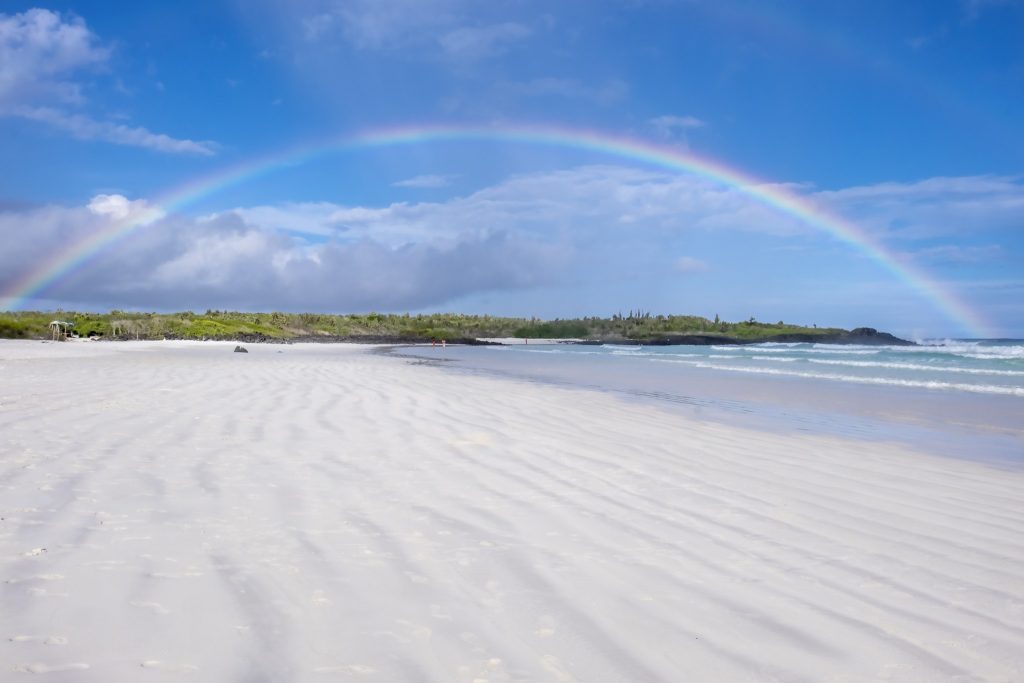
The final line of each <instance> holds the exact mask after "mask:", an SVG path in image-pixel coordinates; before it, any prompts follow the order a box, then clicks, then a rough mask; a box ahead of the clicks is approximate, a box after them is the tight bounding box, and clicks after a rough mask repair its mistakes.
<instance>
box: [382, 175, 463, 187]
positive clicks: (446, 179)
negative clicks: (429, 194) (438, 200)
mask: <svg viewBox="0 0 1024 683" xmlns="http://www.w3.org/2000/svg"><path fill="white" fill-rule="evenodd" d="M452 179H453V176H450V175H437V174H428V175H418V176H415V177H412V178H406V179H405V180H399V181H397V182H394V183H391V184H392V185H393V186H394V187H412V188H422V189H432V188H438V187H448V186H449V185H451V184H452Z"/></svg>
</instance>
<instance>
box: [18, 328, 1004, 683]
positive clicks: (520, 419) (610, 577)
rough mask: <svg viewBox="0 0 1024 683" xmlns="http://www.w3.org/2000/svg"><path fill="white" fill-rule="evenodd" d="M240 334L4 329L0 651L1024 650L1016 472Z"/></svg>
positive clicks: (285, 664) (634, 657)
mask: <svg viewBox="0 0 1024 683" xmlns="http://www.w3.org/2000/svg"><path fill="white" fill-rule="evenodd" d="M249 350H250V353H249V354H233V353H231V346H230V345H227V346H225V345H220V344H206V345H198V344H195V345H189V344H168V343H162V344H161V343H137V344H136V343H126V344H64V345H57V344H49V345H46V344H39V343H38V342H33V343H27V342H3V343H0V517H2V518H3V520H2V521H0V679H2V680H20V679H22V678H25V679H28V678H31V676H32V675H33V674H35V675H37V676H39V675H41V676H43V678H44V679H52V680H73V681H104V682H109V681H143V680H154V681H158V680H166V681H173V680H179V679H181V678H183V677H184V678H187V679H189V680H207V681H319V680H366V681H467V682H471V681H477V682H479V681H491V682H497V681H518V680H524V681H526V680H529V681H556V682H561V681H581V682H584V683H590V682H594V681H643V682H646V681H808V682H811V681H875V680H878V681H883V680H884V681H975V680H991V681H1022V680H1024V578H1022V576H1024V570H1022V567H1024V473H1022V472H1021V471H1015V470H1008V469H1005V468H1003V469H998V468H995V467H991V466H986V465H984V464H980V463H975V462H969V461H960V460H956V459H951V458H939V457H934V456H930V455H928V454H925V453H917V452H912V451H909V450H906V449H903V448H899V447H896V446H885V445H879V444H878V443H871V444H862V443H858V442H855V441H847V440H843V439H839V438H829V437H824V436H812V435H784V434H772V433H767V432H760V431H753V430H750V431H747V430H742V429H736V428H732V427H725V426H723V425H719V424H714V423H701V422H695V421H688V420H686V419H684V418H683V417H680V416H679V415H677V414H675V413H672V412H668V411H667V410H662V409H659V408H657V407H655V406H651V405H645V404H640V403H630V402H627V401H624V400H621V399H618V398H616V397H614V396H611V395H606V394H600V393H597V392H587V391H581V390H573V389H569V388H553V387H542V386H537V385H531V384H527V383H517V382H514V381H505V380H497V379H491V378H485V377H466V376H460V375H458V374H456V373H451V372H446V371H444V370H443V369H440V368H436V367H430V366H412V365H410V364H408V363H407V362H406V361H402V360H399V359H395V358H387V357H380V356H376V355H372V354H370V353H368V352H367V350H366V349H364V348H354V347H344V346H288V347H278V346H250V347H249Z"/></svg>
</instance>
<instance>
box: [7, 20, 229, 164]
mask: <svg viewBox="0 0 1024 683" xmlns="http://www.w3.org/2000/svg"><path fill="white" fill-rule="evenodd" d="M109 57H110V48H108V47H104V46H101V45H100V44H99V40H98V39H97V37H96V36H95V35H94V34H93V33H92V32H91V31H90V30H89V28H88V27H87V26H86V24H85V21H84V20H82V19H81V18H79V17H76V16H62V15H60V14H58V13H56V12H51V11H49V10H45V9H31V10H28V11H26V12H22V13H20V14H14V15H6V14H0V117H3V116H7V117H11V116H15V117H20V118H24V119H29V120H32V121H37V122H40V123H45V124H47V125H49V126H52V127H54V128H57V129H60V130H63V131H65V132H67V133H70V134H71V135H72V136H74V137H76V138H78V139H81V140H102V141H104V142H110V143H113V144H118V145H127V146H131V147H141V148H145V149H152V150H156V151H159V152H170V153H186V154H201V155H210V154H213V153H214V150H215V145H214V144H213V143H211V142H197V141H194V140H182V139H177V138H173V137H170V136H168V135H165V134H162V133H154V132H152V131H149V130H147V129H146V128H143V127H141V126H129V125H125V124H121V123H114V122H112V121H105V120H102V119H98V118H96V117H94V116H90V115H88V114H85V113H81V112H80V111H75V110H74V109H73V107H75V106H81V105H84V104H85V98H84V97H83V96H82V83H81V82H80V81H79V80H75V79H76V78H78V77H79V76H80V74H81V73H83V72H88V71H90V70H95V69H98V68H102V67H105V66H106V65H107V62H108V59H109ZM116 87H117V86H116V85H115V88H116ZM121 87H122V88H123V87H124V86H123V84H121Z"/></svg>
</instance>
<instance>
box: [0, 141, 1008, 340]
mask: <svg viewBox="0 0 1024 683" xmlns="http://www.w3.org/2000/svg"><path fill="white" fill-rule="evenodd" d="M466 141H483V142H501V143H526V144H533V145H547V146H555V147H562V148H571V149H576V150H582V151H590V152H597V153H601V154H606V155H609V156H612V157H618V158H622V159H627V160H630V161H633V162H640V163H643V164H648V165H651V166H655V167H660V168H664V169H668V170H671V171H676V172H684V173H688V174H692V175H694V176H697V177H700V178H704V179H706V180H709V181H711V182H714V183H716V184H720V185H724V186H727V187H730V188H734V189H735V190H737V191H738V192H741V193H743V194H745V195H747V196H749V197H751V198H753V199H755V200H757V201H759V202H761V203H762V204H765V205H767V206H770V207H772V208H774V209H775V210H777V211H779V212H781V213H783V214H786V215H789V216H792V217H794V218H796V219H798V220H800V221H801V222H803V223H804V224H806V225H808V226H811V227H814V228H816V229H818V230H821V231H822V232H825V233H827V234H830V235H832V236H833V237H835V238H837V239H839V240H840V241H842V242H845V243H847V244H849V245H851V246H852V247H854V248H856V249H858V250H859V251H861V252H862V253H863V254H865V255H867V256H868V257H870V258H871V259H872V260H874V261H875V262H877V263H878V264H879V265H880V266H881V267H882V268H884V269H885V270H887V271H889V272H890V273H892V274H893V275H894V276H896V277H897V278H898V279H899V280H901V281H903V282H905V283H906V284H907V285H908V286H910V287H911V288H912V289H914V290H915V291H917V292H918V293H919V294H920V295H922V296H923V297H924V298H925V299H926V300H928V301H929V302H930V303H931V304H932V305H933V306H935V308H936V309H937V310H939V311H941V312H942V313H943V314H944V315H945V316H946V317H948V318H949V319H950V320H951V321H952V322H955V323H956V324H957V325H959V326H960V327H962V328H963V329H964V330H965V331H966V332H967V333H969V334H971V335H973V336H976V337H987V336H991V328H990V326H989V325H988V323H987V322H986V321H984V320H983V319H982V318H981V317H980V316H979V315H978V314H977V313H975V312H974V311H972V310H971V309H970V308H969V307H968V306H967V305H966V304H965V303H963V302H962V301H961V300H960V299H959V298H958V297H957V296H956V295H955V294H954V293H953V292H951V291H949V290H948V289H946V288H945V287H943V286H942V285H941V284H940V283H939V282H937V281H935V280H934V279H933V278H932V277H931V276H929V275H928V274H927V273H926V272H924V271H923V270H921V269H919V268H916V267H915V266H913V265H911V264H908V263H906V262H904V261H902V260H900V259H899V258H898V257H897V256H896V255H894V254H893V253H892V252H890V251H889V250H887V249H886V248H885V247H884V246H883V245H882V244H881V243H880V242H878V241H877V240H875V239H874V238H873V237H871V236H870V235H868V234H867V233H865V232H864V231H863V230H862V229H860V228H859V227H857V226H856V225H854V224H853V223H851V222H849V221H847V220H845V219H843V218H841V217H839V216H836V215H834V214H832V213H829V212H827V211H826V210H825V209H824V208H822V207H820V206H818V205H816V204H815V203H813V202H812V201H810V200H809V199H808V198H806V197H803V196H800V195H797V194H795V193H793V192H791V191H789V190H787V189H786V188H784V187H781V186H779V185H772V184H766V183H764V182H761V181H759V180H757V179H755V178H753V177H751V176H749V175H747V174H745V173H743V172H742V171H739V170H736V169H734V168H730V167H728V166H726V165H724V164H722V163H721V162H718V161H715V160H713V159H709V158H706V157H701V156H699V155H697V154H693V153H691V152H689V151H684V150H681V149H678V148H675V147H671V146H663V145H658V144H655V143H652V142H650V141H645V140H640V139H636V138H631V137H627V136H622V135H615V134H610V133H606V132H599V131H593V130H584V129H576V128H572V129H570V128H563V127H556V126H509V125H497V126H464V125H416V126H408V127H395V128H384V129H375V130H369V131H363V132H360V133H356V134H354V135H347V136H341V137H335V138H330V139H327V140H321V141H319V142H316V143H313V144H304V145H299V146H294V147H289V148H286V149H283V150H279V151H277V152H274V153H271V154H266V155H263V156H258V157H255V158H252V159H249V160H246V161H243V162H241V163H239V164H236V165H233V166H228V167H226V168H222V169H220V170H218V171H216V172H214V173H212V174H210V175H206V176H203V177H200V178H196V179H193V180H191V181H190V182H188V183H185V184H183V185H180V186H178V187H176V188H174V189H172V190H170V191H168V192H166V193H163V194H162V195H160V196H159V197H157V198H156V200H155V201H154V202H152V203H151V204H150V205H149V206H148V208H146V209H145V210H142V211H138V212H135V213H133V214H131V215H129V216H128V217H126V218H124V219H122V220H116V221H112V222H111V224H110V225H108V226H105V227H104V228H102V229H101V230H98V231H96V232H94V233H93V234H91V235H89V236H88V237H87V238H85V239H84V240H81V241H80V242H77V243H74V244H71V245H69V246H68V247H67V248H65V249H64V250H63V251H60V252H57V253H56V254H54V255H53V256H52V257H51V258H50V259H48V260H47V261H45V262H44V263H41V264H38V265H37V266H36V267H34V268H33V269H32V270H30V271H29V272H27V273H26V274H25V275H24V276H23V277H21V278H20V279H18V280H17V281H16V282H15V283H14V284H13V285H12V286H11V287H9V288H8V290H7V291H6V292H4V293H3V295H2V297H0V309H4V310H17V309H18V308H20V307H21V306H22V305H23V304H24V303H25V301H26V300H27V299H30V298H34V297H36V296H37V295H39V294H40V293H41V292H43V291H44V290H46V289H47V288H48V287H49V286H51V285H52V284H54V283H55V282H57V281H59V280H60V279H61V278H63V277H65V276H66V275H68V274H69V273H70V272H72V271H74V270H75V269H76V268H78V267H79V266H81V265H82V264H83V263H85V262H87V261H88V260H89V259H91V258H92V257H94V256H95V255H96V254H98V253H100V252H102V251H103V250H104V249H107V248H109V247H110V246H111V245H113V244H114V243H115V242H117V241H118V240H120V239H122V238H124V237H125V236H126V235H128V234H130V233H131V232H132V231H134V230H136V229H138V228H140V227H141V226H144V225H147V224H149V223H152V222H154V221H156V220H158V219H159V218H160V217H162V216H163V215H166V214H169V213H172V212H175V211H179V210H182V209H184V208H186V207H187V206H189V205H190V204H193V203H194V202H197V201H199V200H201V199H203V198H205V197H208V196H210V195H213V194H215V193H217V192H219V191H221V190H223V189H225V188H227V187H229V186H232V185H237V184H239V183H242V182H245V181H248V180H252V179H253V178H256V177H259V176H262V175H266V174H268V173H271V172H273V171H275V170H277V169H280V168H282V167H286V166H294V165H297V164H301V163H304V162H306V161H309V160H311V159H313V158H316V157H320V156H324V155H326V154H330V153H335V152H338V151H346V150H353V149H359V148H374V147H392V146H402V145H417V144H425V143H438V142H466Z"/></svg>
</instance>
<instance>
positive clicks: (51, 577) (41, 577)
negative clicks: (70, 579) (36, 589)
mask: <svg viewBox="0 0 1024 683" xmlns="http://www.w3.org/2000/svg"><path fill="white" fill-rule="evenodd" d="M63 578H64V576H63V575H61V574H34V575H33V576H25V577H22V578H20V579H7V580H6V581H4V583H27V582H29V581H60V580H61V579H63Z"/></svg>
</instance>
